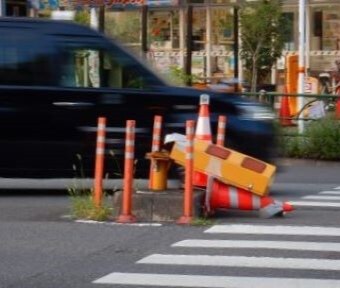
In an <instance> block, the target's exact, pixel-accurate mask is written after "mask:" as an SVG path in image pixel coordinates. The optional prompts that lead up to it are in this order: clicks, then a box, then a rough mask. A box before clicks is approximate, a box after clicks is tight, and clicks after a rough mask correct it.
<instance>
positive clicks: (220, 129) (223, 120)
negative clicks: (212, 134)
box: [216, 115, 227, 146]
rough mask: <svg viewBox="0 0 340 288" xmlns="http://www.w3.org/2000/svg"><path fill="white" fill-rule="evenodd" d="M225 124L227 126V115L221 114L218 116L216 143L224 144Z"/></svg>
mask: <svg viewBox="0 0 340 288" xmlns="http://www.w3.org/2000/svg"><path fill="white" fill-rule="evenodd" d="M226 126H227V117H226V116H222V115H220V116H218V124H217V138H216V144H217V145H220V146H224V141H225V131H226Z"/></svg>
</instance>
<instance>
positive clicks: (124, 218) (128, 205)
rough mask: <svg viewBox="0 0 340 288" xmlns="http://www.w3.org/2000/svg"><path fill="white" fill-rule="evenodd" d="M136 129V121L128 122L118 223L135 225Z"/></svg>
mask: <svg viewBox="0 0 340 288" xmlns="http://www.w3.org/2000/svg"><path fill="white" fill-rule="evenodd" d="M135 127H136V121H134V120H127V121H126V136H125V160H124V189H123V197H122V210H121V211H122V213H121V215H120V216H119V217H118V219H117V222H120V223H133V222H136V217H135V216H133V215H132V213H131V210H132V184H133V170H134V169H133V165H134V157H135Z"/></svg>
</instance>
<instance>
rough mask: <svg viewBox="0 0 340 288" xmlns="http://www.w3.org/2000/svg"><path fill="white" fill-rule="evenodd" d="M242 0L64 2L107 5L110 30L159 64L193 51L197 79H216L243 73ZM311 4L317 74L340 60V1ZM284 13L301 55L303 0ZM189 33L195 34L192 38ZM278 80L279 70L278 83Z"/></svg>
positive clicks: (176, 62)
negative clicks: (240, 50) (240, 42)
mask: <svg viewBox="0 0 340 288" xmlns="http://www.w3.org/2000/svg"><path fill="white" fill-rule="evenodd" d="M41 1H42V2H45V3H46V2H53V3H54V1H53V0H41ZM242 1H247V0H191V1H190V0H180V1H179V0H60V1H59V7H60V6H64V7H62V9H84V7H85V8H89V7H99V6H105V23H104V27H105V33H107V34H108V35H109V36H112V37H115V38H118V39H119V40H121V41H122V42H123V43H124V44H125V45H126V46H128V47H130V48H131V49H133V50H134V51H136V53H141V54H142V55H144V54H146V56H147V58H148V59H149V61H150V62H151V63H152V64H153V65H154V66H155V68H156V69H158V70H159V71H161V72H162V73H165V74H169V73H171V69H172V68H176V67H185V65H186V63H187V62H188V61H187V55H189V57H190V55H191V57H190V58H189V59H191V61H190V62H191V65H190V66H191V72H192V74H193V75H195V77H194V79H195V81H210V82H214V81H217V80H218V79H220V78H223V77H224V78H233V77H239V78H241V79H242V78H243V75H242V63H241V61H239V59H238V57H236V58H235V55H237V53H236V52H237V51H238V50H237V49H238V43H237V33H238V32H237V24H235V23H237V8H236V6H237V4H238V3H240V2H242ZM306 3H307V4H306V6H307V7H306V8H307V9H306V19H307V28H306V39H308V40H307V43H306V44H307V65H306V66H307V72H308V73H309V74H310V75H312V76H317V75H318V74H319V73H321V72H323V71H327V70H330V69H334V68H335V66H334V64H335V60H336V59H340V50H339V49H340V1H339V0H322V1H320V0H309V1H306ZM188 7H191V8H190V9H189V8H188ZM190 10H192V14H191V15H190V14H189V12H190ZM283 12H284V15H285V17H287V20H288V21H289V22H290V23H291V33H290V35H289V40H288V41H287V43H285V51H284V55H290V54H296V53H297V50H298V0H284V1H283ZM190 20H191V21H190ZM189 23H191V24H192V25H189ZM188 35H190V36H191V38H192V41H190V42H188V39H187V36H188ZM188 46H190V47H188ZM188 48H189V49H188ZM189 52H190V53H189ZM188 53H189V54H188ZM284 60H285V59H284V57H283V58H282V59H280V61H278V65H277V67H276V68H277V69H276V71H279V70H280V69H282V68H284ZM276 81H278V79H277V77H276V73H275V72H274V73H273V77H272V82H276Z"/></svg>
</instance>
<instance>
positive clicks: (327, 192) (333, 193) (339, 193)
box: [319, 191, 340, 195]
mask: <svg viewBox="0 0 340 288" xmlns="http://www.w3.org/2000/svg"><path fill="white" fill-rule="evenodd" d="M319 194H322V195H340V191H321V192H320V193H319Z"/></svg>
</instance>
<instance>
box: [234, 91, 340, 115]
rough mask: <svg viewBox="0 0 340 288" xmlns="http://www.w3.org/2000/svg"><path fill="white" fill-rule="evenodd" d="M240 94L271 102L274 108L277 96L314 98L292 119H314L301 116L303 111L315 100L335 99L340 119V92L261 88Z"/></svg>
mask: <svg viewBox="0 0 340 288" xmlns="http://www.w3.org/2000/svg"><path fill="white" fill-rule="evenodd" d="M237 94H238V95H241V96H243V97H255V98H256V99H257V100H259V101H260V102H265V103H267V104H269V105H270V106H271V107H272V108H274V103H275V97H295V98H298V97H303V98H307V99H312V100H309V101H306V103H304V106H303V107H302V108H301V109H300V111H298V112H297V113H296V115H295V116H294V117H290V118H291V120H298V119H299V120H313V119H314V118H308V117H307V118H306V117H301V115H302V114H303V112H304V111H305V110H306V109H307V108H308V107H309V106H310V105H311V104H313V103H314V102H316V101H325V102H326V101H327V102H331V101H334V105H335V112H336V117H337V119H340V95H338V94H310V93H308V94H307V93H304V94H301V93H300V94H299V93H281V92H267V91H265V90H260V91H259V92H256V93H253V92H239V93H237Z"/></svg>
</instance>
